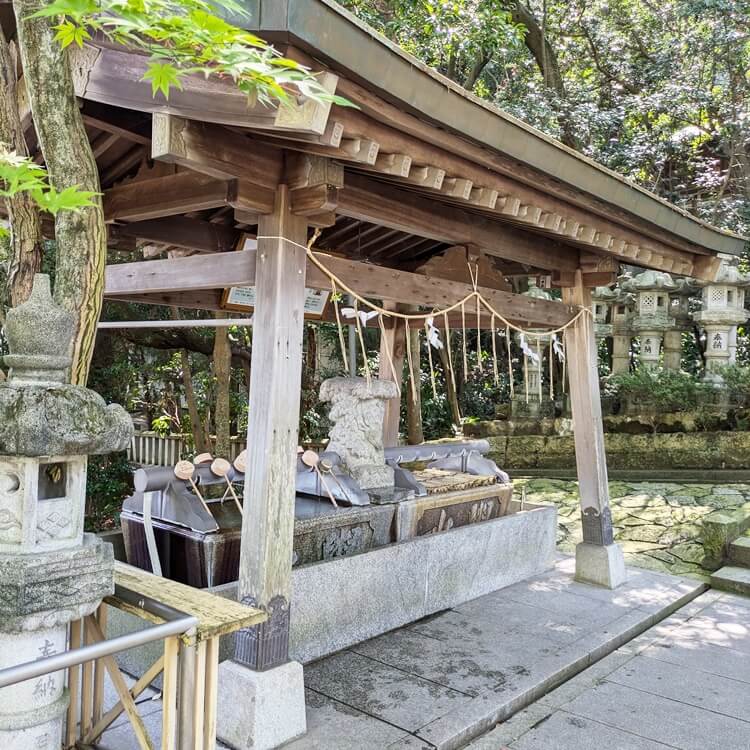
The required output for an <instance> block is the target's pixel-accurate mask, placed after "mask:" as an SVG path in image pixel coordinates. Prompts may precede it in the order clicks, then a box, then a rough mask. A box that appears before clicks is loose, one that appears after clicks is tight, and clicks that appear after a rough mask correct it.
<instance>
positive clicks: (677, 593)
mask: <svg viewBox="0 0 750 750" xmlns="http://www.w3.org/2000/svg"><path fill="white" fill-rule="evenodd" d="M573 568H574V564H573V561H572V559H570V558H564V559H561V560H560V561H559V562H558V563H557V565H556V566H555V568H554V569H552V570H550V571H548V572H547V573H544V574H541V575H539V576H535V577H533V578H530V579H527V580H526V581H522V582H521V583H518V584H515V585H513V586H509V587H507V588H505V589H501V590H500V591H496V592H494V593H492V594H488V595H487V596H483V597H481V598H479V599H475V600H474V601H471V602H468V603H467V604H464V605H462V606H460V607H456V608H454V609H450V610H447V611H445V612H441V613H439V614H437V615H434V616H432V617H429V618H426V619H424V620H421V621H419V622H416V623H413V624H412V625H409V626H407V627H404V628H400V629H398V630H395V631H392V632H390V633H387V634H385V635H382V636H380V637H378V638H374V639H372V640H370V641H367V642H365V643H362V644H360V645H358V646H355V647H352V648H350V649H346V650H344V651H341V652H339V653H337V654H334V655H332V656H330V657H327V658H325V659H321V660H320V661H318V662H314V663H312V664H309V665H307V666H306V668H305V681H306V685H307V701H308V706H307V721H308V733H307V735H306V736H305V737H303V738H301V739H299V740H297V741H295V742H292V743H291V744H289V745H287V746H286V747H287V748H288V750H385V749H386V748H390V749H391V750H396V749H397V748H401V749H402V750H406V749H407V748H425V749H431V748H439V749H440V750H451V749H452V748H458V747H461V746H462V745H464V744H465V743H466V742H468V741H470V740H471V739H472V738H474V737H476V736H478V735H480V734H481V733H482V732H486V731H487V730H489V729H491V728H492V727H493V726H494V725H495V724H496V723H497V722H498V721H502V720H503V719H505V718H507V717H509V716H511V715H512V714H513V713H515V712H516V711H518V710H520V709H523V708H524V707H525V706H527V705H529V704H530V703H532V702H533V701H534V700H536V699H539V698H541V697H542V696H544V695H545V694H546V693H548V692H549V691H550V690H552V689H553V688H555V687H557V686H558V685H560V684H562V683H563V682H565V680H568V679H569V678H571V677H573V676H574V675H576V674H577V673H579V672H581V671H582V670H584V669H585V668H586V667H588V666H589V665H591V664H593V663H595V662H596V661H597V660H599V659H601V658H602V657H605V656H606V655H607V654H609V653H611V652H612V651H613V650H615V649H616V648H618V647H619V646H622V645H623V644H625V643H627V642H628V641H630V640H631V639H632V638H634V637H636V636H638V635H639V634H641V633H643V632H644V631H645V630H647V629H648V628H650V627H651V626H653V625H654V624H655V623H657V622H659V621H661V620H662V619H663V618H665V617H667V616H668V615H670V614H671V613H672V612H674V611H675V610H676V609H678V608H679V607H682V606H684V605H686V604H687V603H689V602H690V601H692V600H693V599H694V598H695V597H696V596H698V595H699V594H701V593H702V592H703V591H704V589H705V587H704V585H703V584H702V583H700V582H697V581H694V580H686V579H681V578H676V577H672V576H665V575H662V574H659V573H654V572H651V571H646V570H638V569H630V570H629V580H628V582H627V583H626V584H625V585H624V586H623V587H621V588H620V589H618V590H616V591H608V590H605V589H599V588H596V587H592V586H586V585H583V584H579V583H576V582H574V581H573V580H572V573H573ZM141 710H142V714H143V715H144V716H145V721H146V724H147V725H148V727H149V730H150V731H151V732H152V737H153V739H154V740H155V741H158V737H159V722H160V719H161V716H160V706H159V703H158V701H148V702H145V703H144V704H142V707H141ZM610 746H612V745H610ZM100 747H102V748H106V749H107V750H130V749H131V748H135V747H136V745H135V744H134V740H133V738H132V734H131V733H130V730H129V727H127V726H126V725H124V724H123V723H120V724H119V725H118V726H117V727H115V728H114V729H113V730H111V731H109V732H107V733H106V734H105V735H104V737H103V740H102V743H101V745H100ZM488 747H493V746H492V745H489V746H488ZM496 747H497V746H496ZM547 750H549V749H547Z"/></svg>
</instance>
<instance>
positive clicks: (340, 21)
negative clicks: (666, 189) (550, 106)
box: [246, 0, 746, 255]
mask: <svg viewBox="0 0 750 750" xmlns="http://www.w3.org/2000/svg"><path fill="white" fill-rule="evenodd" d="M246 7H247V8H248V10H249V11H250V13H251V17H252V18H253V19H254V21H253V23H252V26H253V27H254V30H257V31H258V32H260V33H262V35H263V36H264V37H267V38H268V39H269V40H270V41H273V42H275V43H281V42H288V43H291V44H294V45H297V46H299V47H300V48H302V49H304V50H305V51H306V52H308V53H310V54H313V55H315V56H316V57H318V58H320V59H321V60H323V61H324V62H326V63H328V64H330V65H331V66H332V67H334V68H335V69H337V70H343V71H345V72H346V74H347V75H349V76H350V77H352V78H353V79H354V80H357V81H358V82H360V83H363V82H367V83H369V86H370V87H371V88H374V89H375V90H376V91H377V93H378V94H380V95H382V96H383V97H384V98H386V99H389V100H391V101H395V102H398V103H399V104H400V106H405V107H407V108H408V109H409V110H410V111H411V112H412V113H413V114H418V115H419V116H420V117H421V118H422V119H427V120H430V121H431V122H432V123H433V124H435V125H436V126H440V127H443V128H445V129H448V130H451V131H452V132H454V133H456V134H460V135H461V136H463V137H465V138H468V139H471V140H472V141H474V142H476V143H478V144H480V145H482V146H485V147H487V148H491V149H493V150H495V151H497V152H499V153H502V154H505V155H506V156H508V157H509V158H512V159H515V160H518V161H520V162H523V163H525V164H527V165H529V166H530V167H532V168H533V169H535V170H537V171H539V172H542V173H544V174H546V175H548V176H550V177H552V178H554V179H556V180H559V181H561V182H564V183H566V184H568V185H571V186H574V187H575V188H577V189H579V190H581V191H583V192H585V193H588V194H590V195H592V196H596V197H597V198H599V199H601V200H603V201H605V202H607V203H610V204H612V205H614V206H618V207H619V208H621V209H623V210H625V211H628V212H629V213H631V214H634V215H635V216H638V217H640V218H641V219H642V220H644V221H647V222H649V223H651V224H654V225H656V226H659V227H661V228H663V229H665V230H667V231H669V232H672V233H673V234H675V235H676V236H678V237H681V238H683V239H685V240H688V241H690V242H693V243H695V244H697V245H700V246H701V247H704V248H705V249H707V250H710V251H712V252H715V253H726V254H728V255H739V254H740V253H741V252H742V251H743V249H744V246H745V242H746V240H745V239H744V238H743V237H740V236H738V235H735V234H732V233H731V232H726V231H724V230H720V229H718V228H716V227H712V226H710V225H709V224H707V223H705V222H703V221H701V220H700V219H697V218H696V217H694V216H692V215H690V214H688V213H687V212H685V211H683V210H682V209H680V208H678V207H677V206H674V205H672V204H670V203H668V202H667V201H665V200H663V199H661V198H658V197H657V196H655V195H653V194H652V193H649V192H648V191H646V190H645V189H643V188H641V187H639V186H637V185H635V184H633V183H632V182H630V181H628V180H626V179H625V178H624V177H622V176H621V175H618V174H617V173H615V172H612V171H611V170H608V169H606V168H605V167H603V166H601V165H599V164H597V163H596V162H594V161H592V160H591V159H588V158H587V157H585V156H583V155H582V154H580V153H578V152H576V151H573V150H572V149H569V148H568V147H566V146H564V145H563V144H561V143H559V142H558V141H555V140H554V139H552V138H550V137H548V136H546V135H544V134H543V133H541V132H540V131H538V130H536V129H535V128H532V127H531V126H529V125H526V124H525V123H522V122H521V121H519V120H517V119H516V118H514V117H511V116H510V115H508V114H506V113H504V112H501V111H499V110H497V109H496V108H494V107H492V106H491V105H489V104H488V103H487V102H484V101H482V100H480V99H478V98H477V97H475V96H473V95H472V94H470V93H468V92H466V91H465V90H463V89H462V88H460V87H459V86H458V85H457V84H455V83H453V82H452V81H449V80H448V79H446V78H444V77H443V76H441V75H440V74H438V73H436V72H435V71H433V70H431V69H430V68H428V67H427V66H425V65H424V64H422V63H420V62H419V61H418V60H416V59H414V58H413V57H411V56H410V55H408V54H406V53H405V52H403V50H401V49H399V48H398V47H397V46H396V45H394V44H392V43H391V42H389V41H388V40H386V39H384V38H383V37H382V36H380V35H379V34H377V33H376V32H374V31H373V30H372V29H370V28H369V27H368V26H366V25H365V24H363V23H362V22H360V21H359V20H358V19H356V18H355V17H354V16H352V15H351V14H350V13H348V12H347V11H345V10H344V9H343V8H341V7H340V6H338V5H337V4H336V3H334V2H332V1H331V0H246Z"/></svg>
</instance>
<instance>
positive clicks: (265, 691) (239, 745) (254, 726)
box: [217, 661, 307, 750]
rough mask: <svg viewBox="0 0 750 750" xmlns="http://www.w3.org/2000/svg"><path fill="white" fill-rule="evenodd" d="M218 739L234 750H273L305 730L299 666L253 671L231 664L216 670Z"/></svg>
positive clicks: (303, 692) (294, 663)
mask: <svg viewBox="0 0 750 750" xmlns="http://www.w3.org/2000/svg"><path fill="white" fill-rule="evenodd" d="M217 710H218V715H217V736H218V738H219V739H220V740H221V741H222V742H223V743H225V744H226V745H228V746H229V747H231V748H233V750H272V748H275V747H279V746H280V745H283V744H285V743H287V742H290V741H291V740H294V739H296V738H297V737H301V736H302V735H303V734H304V733H305V732H306V731H307V722H306V719H305V685H304V681H303V676H302V665H301V664H300V663H299V662H296V661H290V662H287V663H286V664H282V665H281V666H280V667H276V668H274V669H269V670H267V671H266V672H255V671H253V670H252V669H249V668H248V667H245V666H243V665H241V664H238V663H237V662H234V661H226V662H224V663H223V664H221V665H220V667H219V696H218V709H217Z"/></svg>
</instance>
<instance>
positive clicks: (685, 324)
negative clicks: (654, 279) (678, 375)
mask: <svg viewBox="0 0 750 750" xmlns="http://www.w3.org/2000/svg"><path fill="white" fill-rule="evenodd" d="M674 282H675V286H676V288H675V290H674V291H673V292H672V293H671V294H670V295H669V313H670V315H671V316H672V317H673V318H674V320H675V326H674V328H672V329H671V330H668V331H665V332H664V368H665V369H666V370H679V369H680V366H681V364H682V334H683V333H684V332H685V331H686V330H688V329H689V328H690V326H691V324H692V316H691V314H690V299H691V298H692V297H693V296H694V295H695V293H696V291H697V289H698V284H697V283H696V281H695V280H694V279H689V278H679V279H674Z"/></svg>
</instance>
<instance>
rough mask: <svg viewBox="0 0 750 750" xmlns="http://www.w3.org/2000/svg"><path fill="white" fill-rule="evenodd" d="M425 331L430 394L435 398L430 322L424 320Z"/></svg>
mask: <svg viewBox="0 0 750 750" xmlns="http://www.w3.org/2000/svg"><path fill="white" fill-rule="evenodd" d="M424 332H425V344H426V345H427V358H428V360H429V362H430V382H431V383H432V395H433V397H434V398H435V399H437V395H438V393H437V385H436V384H435V365H434V364H433V362H432V344H431V343H430V324H429V323H428V322H427V321H425V323H424Z"/></svg>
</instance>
